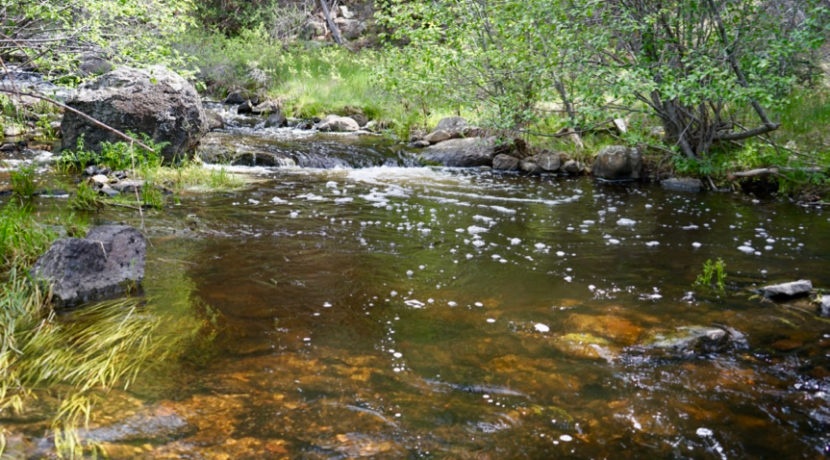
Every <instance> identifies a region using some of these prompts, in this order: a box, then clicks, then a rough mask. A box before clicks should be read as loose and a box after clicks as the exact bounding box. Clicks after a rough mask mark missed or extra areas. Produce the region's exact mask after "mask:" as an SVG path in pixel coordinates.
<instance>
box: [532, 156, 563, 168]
mask: <svg viewBox="0 0 830 460" xmlns="http://www.w3.org/2000/svg"><path fill="white" fill-rule="evenodd" d="M533 162H534V163H536V164H537V165H539V167H540V168H542V170H543V171H545V172H556V171H558V170H559V166H561V163H562V159H561V158H560V157H559V154H556V153H552V152H545V153H540V154H538V155H536V156H535V157H533Z"/></svg>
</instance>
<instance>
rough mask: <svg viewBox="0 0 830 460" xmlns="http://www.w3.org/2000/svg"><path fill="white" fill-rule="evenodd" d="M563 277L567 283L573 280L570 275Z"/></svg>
mask: <svg viewBox="0 0 830 460" xmlns="http://www.w3.org/2000/svg"><path fill="white" fill-rule="evenodd" d="M563 279H564V280H565V281H567V282H568V283H570V282H571V281H573V280H574V279H573V277H572V276H566V277H565V278H563Z"/></svg>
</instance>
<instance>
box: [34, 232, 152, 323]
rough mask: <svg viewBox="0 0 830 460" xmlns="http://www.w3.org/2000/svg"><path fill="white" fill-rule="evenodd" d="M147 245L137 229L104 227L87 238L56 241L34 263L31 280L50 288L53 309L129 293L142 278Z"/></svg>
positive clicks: (136, 286)
mask: <svg viewBox="0 0 830 460" xmlns="http://www.w3.org/2000/svg"><path fill="white" fill-rule="evenodd" d="M145 257H146V242H145V240H144V236H143V235H142V234H141V233H140V232H139V231H138V230H136V229H134V228H132V227H128V226H123V225H104V226H100V227H94V228H92V229H90V230H89V233H87V235H86V238H64V239H60V240H57V241H55V242H54V243H53V244H52V247H50V248H49V250H48V251H46V253H44V254H43V255H42V256H40V258H39V259H38V260H37V262H36V263H35V265H34V267H33V268H32V270H31V275H32V278H33V279H35V280H37V281H40V282H43V283H48V284H51V285H52V291H51V292H52V301H53V303H54V304H55V306H56V307H59V308H60V307H73V306H76V305H80V304H83V303H87V302H94V301H97V300H103V299H106V298H111V297H116V296H119V295H122V294H124V293H127V292H130V291H132V290H134V289H136V288H138V286H139V285H140V284H141V281H142V280H143V278H144V261H145Z"/></svg>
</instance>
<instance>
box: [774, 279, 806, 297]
mask: <svg viewBox="0 0 830 460" xmlns="http://www.w3.org/2000/svg"><path fill="white" fill-rule="evenodd" d="M812 290H813V283H812V282H810V280H798V281H791V282H789V283H781V284H770V285H768V286H764V287H762V288H761V293H762V294H764V297H766V298H768V299H787V298H793V297H799V296H804V295H807V294H809V293H810V291H812Z"/></svg>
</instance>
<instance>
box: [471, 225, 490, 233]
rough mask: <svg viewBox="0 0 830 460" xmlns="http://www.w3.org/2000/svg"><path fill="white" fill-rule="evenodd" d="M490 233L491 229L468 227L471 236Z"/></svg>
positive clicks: (475, 226) (476, 226)
mask: <svg viewBox="0 0 830 460" xmlns="http://www.w3.org/2000/svg"><path fill="white" fill-rule="evenodd" d="M487 231H489V229H487V228H484V227H479V226H478V225H470V226H469V227H467V233H469V234H470V235H478V234H479V233H484V232H487Z"/></svg>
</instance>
